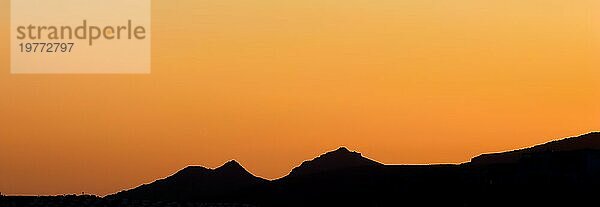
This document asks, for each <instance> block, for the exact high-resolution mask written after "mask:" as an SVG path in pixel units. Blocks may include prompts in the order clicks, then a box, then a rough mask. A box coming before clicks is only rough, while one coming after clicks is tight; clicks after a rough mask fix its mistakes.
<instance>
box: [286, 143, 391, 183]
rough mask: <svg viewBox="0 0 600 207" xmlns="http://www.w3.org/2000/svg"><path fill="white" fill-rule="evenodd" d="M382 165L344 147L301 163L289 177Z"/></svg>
mask: <svg viewBox="0 0 600 207" xmlns="http://www.w3.org/2000/svg"><path fill="white" fill-rule="evenodd" d="M381 165H383V164H381V163H378V162H375V161H373V160H370V159H368V158H365V157H363V156H362V154H361V153H358V152H351V151H350V150H348V148H346V147H340V148H339V149H337V150H335V151H331V152H327V153H325V154H323V155H321V156H319V157H317V158H315V159H312V160H308V161H304V162H302V164H300V166H298V167H296V168H294V169H292V171H291V172H290V174H289V176H301V175H308V174H313V173H320V172H325V171H331V170H338V169H344V168H353V167H365V166H381Z"/></svg>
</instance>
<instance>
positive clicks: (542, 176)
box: [0, 133, 600, 207]
mask: <svg viewBox="0 0 600 207" xmlns="http://www.w3.org/2000/svg"><path fill="white" fill-rule="evenodd" d="M598 195H600V133H590V134H587V135H582V136H579V137H573V138H567V139H563V140H558V141H554V142H550V143H546V144H542V145H538V146H535V147H531V148H527V149H522V150H515V151H511V152H505V153H496V154H486V155H481V156H478V157H475V158H473V159H472V161H471V162H469V163H464V164H460V165H416V166H410V165H384V164H380V163H377V162H375V161H372V160H370V159H368V158H365V157H363V156H362V155H361V154H360V153H356V152H351V151H349V150H348V149H346V148H340V149H338V150H335V151H332V152H328V153H326V154H323V155H321V156H319V157H317V158H315V159H313V160H310V161H306V162H304V163H302V165H300V166H298V167H296V168H294V169H293V170H292V171H291V173H290V174H289V175H288V176H286V177H283V178H281V179H277V180H272V181H269V180H265V179H262V178H258V177H256V176H254V175H252V174H251V173H249V172H248V171H246V170H245V169H244V168H243V167H242V166H241V165H240V164H239V163H237V162H235V161H230V162H228V163H226V164H225V165H223V166H221V167H219V168H216V169H207V168H204V167H199V166H190V167H186V168H184V169H182V170H181V171H179V172H177V173H175V174H173V175H171V176H169V177H167V178H164V179H161V180H157V181H155V182H153V183H149V184H144V185H142V186H139V187H137V188H134V189H131V190H126V191H122V192H119V193H116V194H113V195H109V196H106V197H104V198H101V197H95V196H55V197H0V207H4V206H49V207H50V206H73V207H75V206H78V207H86V206H90V207H92V206H97V207H104V206H106V207H119V206H123V207H126V206H156V207H159V206H171V207H178V206H180V207H187V206H189V207H194V206H206V207H209V206H223V207H227V206H307V207H308V206H599V205H600V204H598V203H599V202H598V201H599V200H598V199H599V197H598Z"/></svg>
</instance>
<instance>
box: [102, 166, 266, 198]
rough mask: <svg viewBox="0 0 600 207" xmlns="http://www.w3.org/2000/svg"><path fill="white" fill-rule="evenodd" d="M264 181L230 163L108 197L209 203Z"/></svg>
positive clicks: (180, 173) (193, 170)
mask: <svg viewBox="0 0 600 207" xmlns="http://www.w3.org/2000/svg"><path fill="white" fill-rule="evenodd" d="M265 182H267V180H265V179H263V178H259V177H256V176H254V175H252V174H251V173H250V172H248V171H246V169H244V167H242V166H241V165H240V164H239V163H238V162H237V161H235V160H232V161H229V162H227V163H225V164H224V165H222V166H221V167H218V168H215V169H208V168H205V167H201V166H188V167H186V168H184V169H182V170H180V171H178V172H177V173H175V174H173V175H172V176H169V177H167V178H164V179H161V180H157V181H154V182H152V183H149V184H144V185H142V186H139V187H137V188H134V189H131V190H126V191H121V192H119V193H117V194H114V195H110V196H108V197H114V198H129V199H143V200H148V199H150V200H189V199H190V198H195V199H197V200H212V199H216V198H219V197H222V196H224V195H225V194H227V193H229V192H232V191H236V190H241V189H244V188H247V187H249V186H252V185H258V184H261V183H265Z"/></svg>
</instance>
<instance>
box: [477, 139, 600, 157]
mask: <svg viewBox="0 0 600 207" xmlns="http://www.w3.org/2000/svg"><path fill="white" fill-rule="evenodd" d="M576 150H600V132H592V133H589V134H585V135H581V136H577V137H569V138H565V139H561V140H556V141H551V142H548V143H545V144H541V145H536V146H533V147H529V148H525V149H520V150H513V151H509V152H500V153H491V154H483V155H480V156H477V157H475V158H473V159H471V162H470V164H474V165H485V164H509V163H516V162H518V161H519V160H521V159H523V158H524V157H525V156H529V155H532V154H535V153H538V154H539V153H548V152H550V153H551V152H568V151H576Z"/></svg>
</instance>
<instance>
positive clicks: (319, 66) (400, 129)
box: [0, 0, 600, 195]
mask: <svg viewBox="0 0 600 207" xmlns="http://www.w3.org/2000/svg"><path fill="white" fill-rule="evenodd" d="M9 8H10V7H9V1H8V0H0V10H2V12H0V27H1V28H2V30H0V40H2V41H1V42H0V63H1V64H0V95H1V96H0V192H2V193H4V194H36V195H38V194H66V193H80V192H87V193H94V194H99V195H105V194H108V193H113V192H116V191H119V190H122V189H125V188H132V187H135V186H137V185H139V184H142V183H146V182H150V181H153V180H155V179H157V178H161V177H165V176H167V175H170V174H171V173H174V172H175V171H177V170H179V169H181V168H183V167H185V166H186V165H204V166H208V167H216V166H219V165H221V164H222V163H224V162H226V161H227V160H230V159H236V160H238V161H240V162H241V163H242V164H243V165H244V166H245V167H246V168H247V169H248V170H249V171H251V172H253V173H254V174H256V175H258V176H261V177H266V178H278V177H281V176H284V175H286V174H287V173H288V172H289V171H290V170H291V169H292V168H293V167H294V166H296V165H299V164H300V163H301V162H302V161H303V160H306V159H311V158H312V157H314V156H317V155H318V154H321V153H323V152H325V151H327V150H332V149H335V148H337V147H338V146H341V145H344V146H348V147H349V148H351V149H353V150H357V151H360V152H362V153H363V154H364V155H366V156H368V157H370V158H373V159H375V160H378V161H381V162H384V163H388V164H426V163H460V162H465V161H467V160H469V159H470V158H471V157H473V156H475V155H478V154H481V153H485V152H494V151H503V150H509V149H515V148H521V147H526V146H530V145H534V144H538V143H542V142H546V141H550V140H553V139H557V138H561V137H566V136H572V135H578V134H582V133H586V132H589V131H594V130H599V129H600V104H599V103H600V61H599V59H600V41H599V40H600V14H599V13H600V12H599V11H600V1H597V0H489V1H481V0H454V1H443V0H432V1H422V0H345V1H341V0H336V1H333V0H293V1H281V0H245V1H232V0H219V1H205V0H201V1H199V0H179V1H167V0H162V1H158V0H156V1H153V16H152V18H153V26H152V27H153V28H152V29H153V33H152V38H153V39H152V42H153V45H152V48H153V53H152V74H150V75H11V74H10V68H9V55H8V54H9V23H10V21H9V17H10V14H9Z"/></svg>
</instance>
